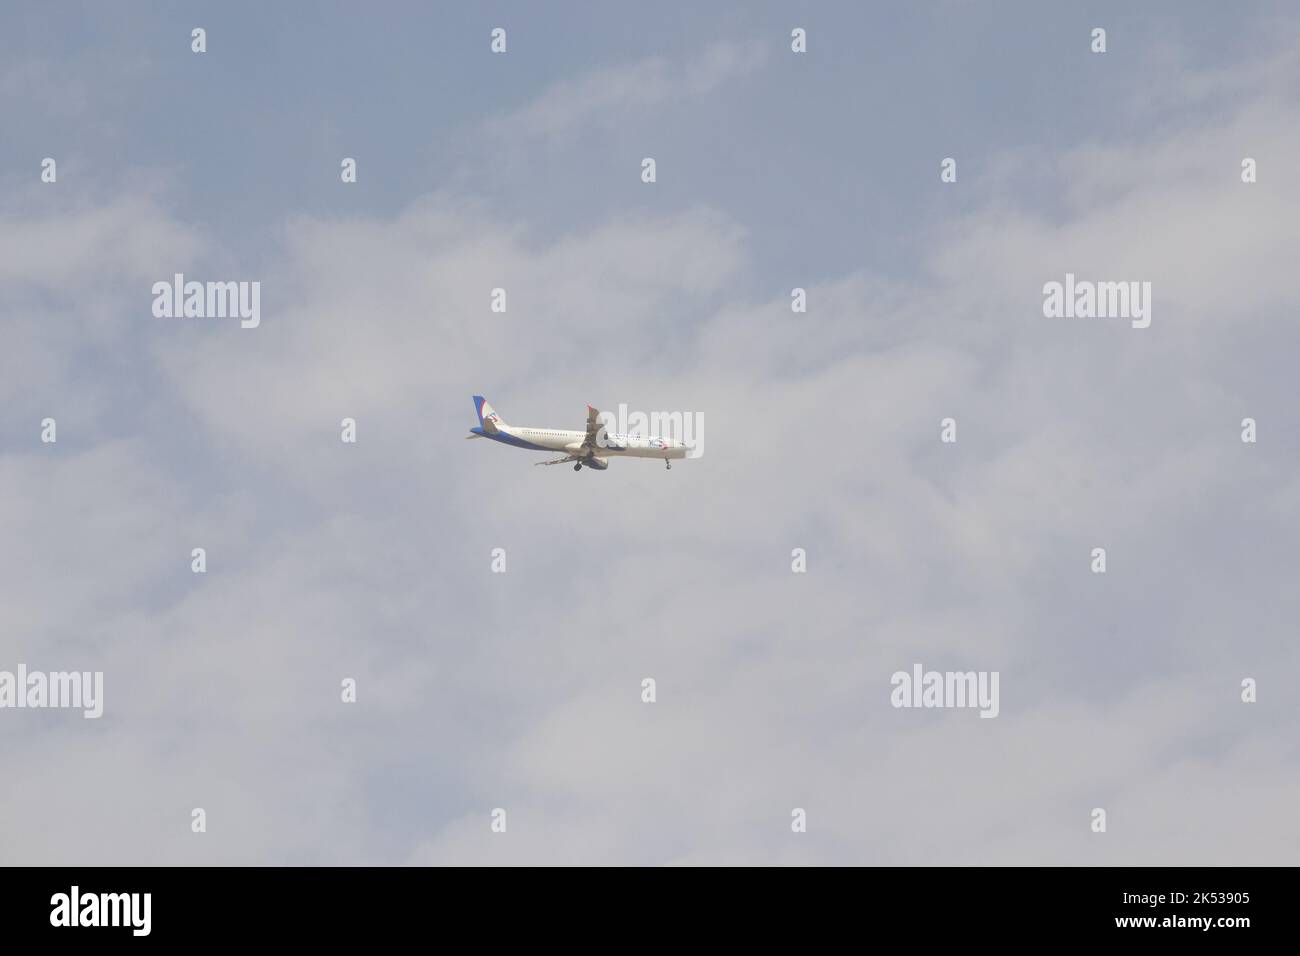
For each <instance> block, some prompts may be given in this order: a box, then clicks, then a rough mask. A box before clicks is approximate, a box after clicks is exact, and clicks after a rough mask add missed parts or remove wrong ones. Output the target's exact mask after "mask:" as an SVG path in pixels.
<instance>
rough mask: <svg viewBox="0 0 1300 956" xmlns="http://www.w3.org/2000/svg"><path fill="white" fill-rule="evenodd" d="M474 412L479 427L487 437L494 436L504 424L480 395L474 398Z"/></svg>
mask: <svg viewBox="0 0 1300 956" xmlns="http://www.w3.org/2000/svg"><path fill="white" fill-rule="evenodd" d="M474 411H476V412H478V423H479V425H480V426H481V427H482V429H483V431H484V432H485V433H487V434H489V435H495V434H496V433H497V432H498V431H500V429H501V428H502V427H504V426H505V424H506V423H505V422H503V421H502V420H501V416H500V415H498V414H497V412H496V409H495V408H493V407H492V406H491V404H489V403H488V400H487V399H486V398H484V397H483V396H482V395H475V396H474Z"/></svg>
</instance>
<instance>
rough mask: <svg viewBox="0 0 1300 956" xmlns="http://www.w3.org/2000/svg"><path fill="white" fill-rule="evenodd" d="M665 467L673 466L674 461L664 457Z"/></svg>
mask: <svg viewBox="0 0 1300 956" xmlns="http://www.w3.org/2000/svg"><path fill="white" fill-rule="evenodd" d="M664 467H665V468H672V467H673V463H672V462H671V461H669V460H668V459H667V458H665V459H664Z"/></svg>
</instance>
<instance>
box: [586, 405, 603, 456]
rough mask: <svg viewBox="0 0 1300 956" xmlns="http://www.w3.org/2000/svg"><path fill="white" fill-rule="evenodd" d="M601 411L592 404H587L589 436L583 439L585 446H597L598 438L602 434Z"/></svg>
mask: <svg viewBox="0 0 1300 956" xmlns="http://www.w3.org/2000/svg"><path fill="white" fill-rule="evenodd" d="M600 429H601V424H600V412H598V411H597V410H596V409H595V408H593V407H592V406H591V405H588V406H587V437H586V438H584V439H583V440H582V447H583V448H595V447H596V438H597V437H598V436H599V435H600Z"/></svg>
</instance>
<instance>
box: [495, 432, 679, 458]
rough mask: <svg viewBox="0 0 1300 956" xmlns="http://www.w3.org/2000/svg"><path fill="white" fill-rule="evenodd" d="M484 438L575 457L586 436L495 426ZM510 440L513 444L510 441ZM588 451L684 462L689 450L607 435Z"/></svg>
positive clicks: (641, 438)
mask: <svg viewBox="0 0 1300 956" xmlns="http://www.w3.org/2000/svg"><path fill="white" fill-rule="evenodd" d="M484 437H486V438H495V439H497V440H498V441H502V442H505V443H506V444H508V445H515V444H518V446H519V447H523V448H528V447H532V448H534V449H536V450H538V451H561V452H566V453H568V454H570V455H577V454H581V453H582V451H583V447H582V443H583V441H584V440H585V439H586V437H587V434H586V432H580V431H574V430H572V429H565V428H524V427H523V426H520V425H503V426H498V429H497V434H496V435H492V434H487V435H485V436H484ZM512 438H513V439H515V441H511V440H510V439H512ZM591 450H592V451H594V453H595V454H596V455H598V456H600V457H602V458H604V457H608V456H615V455H617V456H623V457H626V458H685V457H686V453H687V452H688V451H689V450H690V449H689V448H687V446H686V444H685V443H684V442H680V441H676V440H674V439H671V438H659V437H657V436H655V435H649V436H646V435H614V434H610V433H606V434H605V436H604V438H603V439H602V440H601V442H600V443H599V444H598V445H597V446H596V448H594V449H591Z"/></svg>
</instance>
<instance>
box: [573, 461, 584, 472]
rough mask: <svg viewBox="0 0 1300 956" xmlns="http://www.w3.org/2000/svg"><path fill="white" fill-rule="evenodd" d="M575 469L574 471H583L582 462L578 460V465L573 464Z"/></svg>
mask: <svg viewBox="0 0 1300 956" xmlns="http://www.w3.org/2000/svg"><path fill="white" fill-rule="evenodd" d="M573 470H574V471H582V462H578V463H577V464H576V465H574V466H573Z"/></svg>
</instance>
